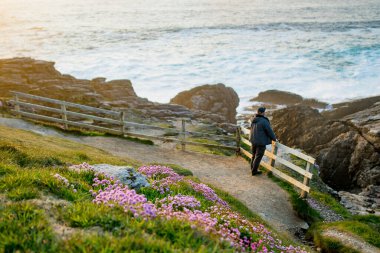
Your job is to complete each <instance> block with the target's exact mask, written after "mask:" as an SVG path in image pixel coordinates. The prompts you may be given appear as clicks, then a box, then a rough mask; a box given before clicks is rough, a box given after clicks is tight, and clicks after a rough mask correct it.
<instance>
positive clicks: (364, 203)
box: [339, 185, 380, 215]
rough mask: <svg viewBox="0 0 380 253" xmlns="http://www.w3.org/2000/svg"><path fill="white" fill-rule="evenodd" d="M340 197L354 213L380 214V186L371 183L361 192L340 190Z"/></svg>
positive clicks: (345, 205) (341, 201) (343, 203)
mask: <svg viewBox="0 0 380 253" xmlns="http://www.w3.org/2000/svg"><path fill="white" fill-rule="evenodd" d="M339 197H340V203H341V204H342V205H344V207H346V208H347V209H348V210H349V211H350V212H351V213H352V214H368V213H371V214H375V215H380V186H375V185H370V186H368V187H367V188H365V189H364V190H363V191H362V192H361V193H359V194H353V193H350V192H345V191H340V192H339Z"/></svg>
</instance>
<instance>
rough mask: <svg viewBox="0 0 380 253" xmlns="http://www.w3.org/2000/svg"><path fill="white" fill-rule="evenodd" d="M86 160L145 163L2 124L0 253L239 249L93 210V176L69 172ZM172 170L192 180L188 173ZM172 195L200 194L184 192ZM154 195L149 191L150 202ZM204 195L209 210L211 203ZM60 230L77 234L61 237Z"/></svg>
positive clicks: (179, 226) (175, 226) (183, 227)
mask: <svg viewBox="0 0 380 253" xmlns="http://www.w3.org/2000/svg"><path fill="white" fill-rule="evenodd" d="M82 162H88V163H110V164H119V165H132V166H135V167H137V166H140V165H141V164H140V163H139V162H137V161H134V160H131V159H119V158H117V157H114V156H112V155H109V154H108V153H105V152H103V151H100V150H98V149H95V148H92V147H89V146H84V145H81V144H78V143H75V142H71V141H67V140H63V139H59V138H53V137H46V136H41V135H38V134H34V133H30V132H27V131H23V130H15V129H10V128H7V127H2V126H0V203H1V205H0V252H2V251H4V252H14V251H17V250H19V251H21V252H25V251H34V252H128V251H133V250H140V251H143V252H232V251H233V250H232V249H231V248H230V247H229V246H228V245H226V244H225V243H221V242H220V240H219V239H218V238H215V237H212V236H209V235H207V234H204V233H202V232H201V231H197V230H194V229H192V228H191V226H190V225H189V224H187V223H184V222H178V221H175V220H171V221H165V222H164V221H160V220H159V219H155V220H150V221H145V220H142V219H136V218H131V217H130V216H128V215H126V214H125V212H124V211H123V210H119V209H117V208H112V209H111V208H109V207H106V206H98V205H95V204H93V203H92V196H91V195H90V193H89V189H90V188H91V183H92V179H93V177H94V175H93V173H89V172H81V173H76V172H73V171H70V170H67V169H66V167H67V165H70V164H78V163H82ZM173 167H174V169H175V170H176V171H178V172H179V173H181V174H184V175H191V172H189V171H186V169H184V168H181V167H178V166H173ZM55 173H59V174H60V175H62V176H64V177H66V178H67V179H68V180H69V181H70V183H71V184H73V185H74V187H75V189H76V190H77V191H76V192H74V191H73V190H72V189H70V188H68V187H66V186H65V185H63V184H62V183H60V182H59V181H57V180H56V179H55V178H54V177H53V175H54V174H55ZM173 190H174V191H177V192H178V193H182V194H187V193H190V192H191V193H192V194H196V193H194V191H193V190H192V189H189V188H186V187H178V189H173ZM146 191H149V190H146ZM217 192H218V194H220V196H221V197H222V198H224V199H225V200H226V201H227V202H228V203H229V204H230V206H231V207H232V209H234V210H238V211H239V212H241V213H242V214H243V215H245V216H246V217H247V218H248V219H250V220H257V221H260V222H262V221H261V219H260V218H259V217H258V216H257V215H255V214H253V213H252V212H251V211H250V210H249V209H248V208H247V207H245V206H244V205H243V204H242V203H241V202H240V201H238V200H236V199H235V198H233V197H231V196H230V195H229V194H227V193H225V192H222V191H220V190H217ZM155 194H157V193H155V192H151V193H150V195H149V192H146V196H147V197H148V199H154V198H155ZM198 195H199V194H198ZM198 197H199V198H200V199H201V202H202V203H204V205H205V206H207V205H211V204H212V203H209V201H207V200H205V199H202V196H198ZM60 228H61V230H60ZM62 228H63V230H65V231H67V233H68V234H72V235H73V236H67V235H66V234H63V235H62V231H63V230H62Z"/></svg>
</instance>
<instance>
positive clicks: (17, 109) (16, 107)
mask: <svg viewBox="0 0 380 253" xmlns="http://www.w3.org/2000/svg"><path fill="white" fill-rule="evenodd" d="M15 102H16V105H15V110H16V113H17V117H18V118H21V114H20V111H21V110H20V105H19V104H18V102H19V98H18V95H17V94H15Z"/></svg>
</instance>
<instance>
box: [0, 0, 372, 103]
mask: <svg viewBox="0 0 380 253" xmlns="http://www.w3.org/2000/svg"><path fill="white" fill-rule="evenodd" d="M379 12H380V2H379V1H377V0H363V1H353V0H347V1H344V2H341V1H330V0H322V1H318V2H315V1H314V2H311V1H307V0H284V1H281V2H279V1H276V0H268V1H264V0H257V1H251V0H237V1H233V2H231V1H228V0H207V1H203V0H182V1H181V4H179V3H178V1H175V0H161V1H155V0H142V1H132V0H114V1H103V0H91V1H88V0H56V1H50V0H34V1H33V4H30V3H29V1H27V0H2V1H1V3H0V34H1V36H0V58H6V57H16V56H30V57H34V58H37V59H46V60H51V61H55V62H56V63H57V64H56V67H57V68H58V69H59V70H60V71H61V72H63V73H69V74H72V75H74V76H76V77H77V78H87V79H91V78H94V77H98V76H104V77H107V78H108V79H130V80H131V81H132V83H133V85H134V88H135V90H136V92H137V94H138V95H140V96H142V97H147V98H149V99H150V100H153V101H160V102H168V101H169V100H170V98H172V97H173V96H175V95H176V94H177V93H178V92H180V91H183V90H186V89H189V88H192V87H195V86H198V85H202V84H206V83H209V84H210V83H219V82H221V83H225V84H226V85H228V86H232V87H233V88H234V89H235V90H236V91H237V92H238V94H239V96H240V97H241V98H242V101H243V103H242V104H241V108H242V107H243V104H246V102H247V100H248V98H250V97H254V96H256V95H257V94H258V93H259V92H260V91H264V90H268V89H279V90H286V91H290V92H295V93H298V94H300V95H302V96H305V97H316V98H319V99H321V100H325V101H327V102H330V103H332V102H338V101H342V100H345V99H348V98H355V97H364V96H370V95H377V94H380V71H379V70H380V20H379V19H378V18H379Z"/></svg>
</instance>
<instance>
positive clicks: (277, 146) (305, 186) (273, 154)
mask: <svg viewBox="0 0 380 253" xmlns="http://www.w3.org/2000/svg"><path fill="white" fill-rule="evenodd" d="M240 133H241V134H240V140H241V142H242V143H244V144H246V145H247V146H248V147H249V148H251V147H252V145H251V142H250V141H249V140H248V139H246V138H245V137H244V136H249V133H250V130H248V129H246V128H244V127H240ZM279 150H281V151H283V152H285V153H289V154H292V155H295V156H296V157H298V158H301V159H302V160H304V161H306V168H301V167H299V166H297V165H295V164H293V163H291V162H289V161H287V160H285V159H283V158H281V157H280V156H278V155H277V154H278V151H279ZM240 152H241V153H242V154H244V155H245V156H247V157H248V158H252V154H251V150H250V151H248V150H245V149H244V148H243V147H240ZM264 155H265V156H267V157H268V158H269V163H266V162H264V161H261V163H260V165H261V166H263V167H264V168H266V169H267V170H269V171H272V172H273V174H275V175H277V176H278V177H280V178H282V179H284V180H286V181H288V182H289V183H291V184H292V185H294V186H296V187H298V188H300V189H301V197H306V196H307V193H308V192H310V187H309V183H310V180H311V178H312V176H313V174H312V173H311V172H310V170H311V168H312V167H313V166H314V164H315V159H314V158H313V157H311V156H308V155H305V154H303V153H301V152H299V151H297V150H295V149H292V148H289V147H287V146H285V145H283V144H281V143H279V142H275V141H273V142H272V149H271V151H268V150H265V154H264ZM276 162H278V163H280V164H282V165H284V166H286V167H287V168H289V169H292V170H293V171H295V172H297V173H299V174H301V175H302V176H303V182H300V181H298V180H297V179H295V178H293V177H291V176H289V175H287V174H285V173H284V172H282V171H280V170H279V169H278V168H275V163H276Z"/></svg>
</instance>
